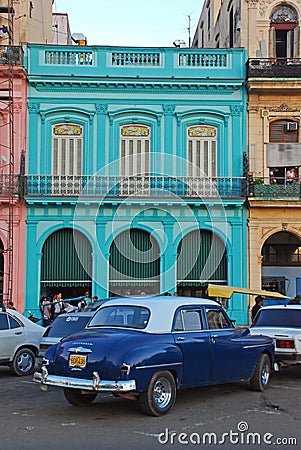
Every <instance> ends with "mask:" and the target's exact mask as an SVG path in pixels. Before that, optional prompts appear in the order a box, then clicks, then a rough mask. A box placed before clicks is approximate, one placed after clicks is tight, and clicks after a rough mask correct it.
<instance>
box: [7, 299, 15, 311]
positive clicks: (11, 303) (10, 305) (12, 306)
mask: <svg viewBox="0 0 301 450" xmlns="http://www.w3.org/2000/svg"><path fill="white" fill-rule="evenodd" d="M7 306H8V309H13V310H14V311H17V310H16V308H15V305H14V302H12V301H10V302H8V304H7Z"/></svg>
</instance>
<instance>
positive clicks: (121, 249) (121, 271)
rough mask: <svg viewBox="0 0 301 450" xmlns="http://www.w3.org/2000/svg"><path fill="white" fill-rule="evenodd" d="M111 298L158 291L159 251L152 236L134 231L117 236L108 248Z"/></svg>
mask: <svg viewBox="0 0 301 450" xmlns="http://www.w3.org/2000/svg"><path fill="white" fill-rule="evenodd" d="M109 277H110V284H109V291H110V296H116V295H137V294H143V293H145V294H156V293H158V292H159V291H160V251H159V246H158V243H157V242H156V240H155V239H154V237H153V236H152V235H151V234H150V233H148V232H146V231H144V230H140V229H136V228H133V229H131V230H127V231H124V232H123V233H121V234H119V235H118V236H117V237H116V238H115V239H114V241H113V243H112V245H111V249H110V275H109Z"/></svg>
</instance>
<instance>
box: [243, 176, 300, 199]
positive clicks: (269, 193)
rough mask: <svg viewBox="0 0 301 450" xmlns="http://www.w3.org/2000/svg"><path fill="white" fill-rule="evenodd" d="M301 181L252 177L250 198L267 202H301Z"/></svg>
mask: <svg viewBox="0 0 301 450" xmlns="http://www.w3.org/2000/svg"><path fill="white" fill-rule="evenodd" d="M300 181H301V180H299V179H294V180H293V181H291V180H290V181H288V180H286V179H285V178H283V177H261V178H259V177H254V178H253V177H250V178H249V197H250V198H256V199H265V200H275V199H278V200H300V199H301V183H300Z"/></svg>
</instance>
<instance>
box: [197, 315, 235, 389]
mask: <svg viewBox="0 0 301 450" xmlns="http://www.w3.org/2000/svg"><path fill="white" fill-rule="evenodd" d="M206 318H207V324H208V328H209V334H210V340H211V343H212V382H213V383H223V382H227V381H232V380H233V381H234V380H239V379H240V378H241V374H242V360H243V343H242V340H241V332H240V330H237V329H236V328H235V327H234V326H233V324H232V323H231V321H230V319H229V317H228V316H227V315H226V314H225V312H224V311H223V309H222V308H221V307H219V306H216V307H215V306H212V307H206Z"/></svg>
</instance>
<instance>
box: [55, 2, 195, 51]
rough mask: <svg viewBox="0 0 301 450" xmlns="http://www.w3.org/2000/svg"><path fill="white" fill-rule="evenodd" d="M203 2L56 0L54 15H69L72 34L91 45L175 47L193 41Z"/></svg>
mask: <svg viewBox="0 0 301 450" xmlns="http://www.w3.org/2000/svg"><path fill="white" fill-rule="evenodd" d="M202 4H203V0H184V1H183V0H81V1H80V0H54V3H53V12H57V13H67V14H68V17H69V23H70V28H71V33H72V34H73V33H83V34H84V35H85V36H86V38H87V40H88V45H117V46H138V47H172V46H173V42H174V41H175V40H178V39H179V40H184V41H185V42H186V44H187V46H188V42H189V31H188V28H189V17H188V16H190V30H191V31H190V36H191V41H192V39H193V36H194V32H195V29H196V26H197V23H198V19H199V16H200V13H201V9H202Z"/></svg>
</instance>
